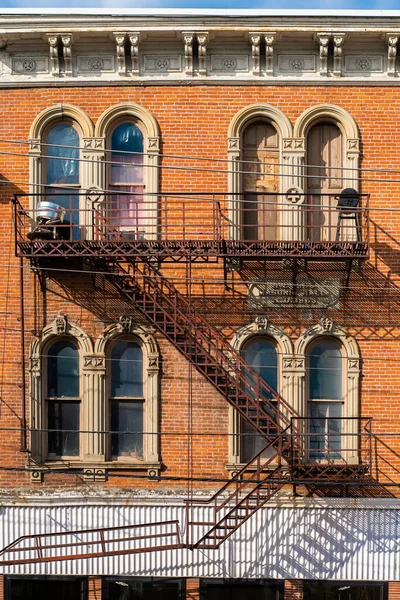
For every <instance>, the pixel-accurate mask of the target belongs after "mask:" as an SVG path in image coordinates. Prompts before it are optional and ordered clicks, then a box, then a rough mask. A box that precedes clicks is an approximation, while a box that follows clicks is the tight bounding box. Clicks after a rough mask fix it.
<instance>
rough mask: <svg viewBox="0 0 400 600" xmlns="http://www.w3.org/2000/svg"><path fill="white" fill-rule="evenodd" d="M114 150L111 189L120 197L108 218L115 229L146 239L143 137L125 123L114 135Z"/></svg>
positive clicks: (111, 207)
mask: <svg viewBox="0 0 400 600" xmlns="http://www.w3.org/2000/svg"><path fill="white" fill-rule="evenodd" d="M111 148H112V153H111V160H112V161H113V164H112V166H111V185H112V186H113V189H114V190H115V191H119V192H121V193H120V194H115V195H114V196H113V197H112V204H110V205H109V217H110V219H111V222H112V223H113V224H114V225H117V226H120V227H124V228H129V229H130V230H132V232H133V233H134V235H135V236H136V238H139V237H141V236H143V235H144V230H143V226H144V225H145V217H146V215H145V214H144V213H143V194H142V192H143V154H142V153H143V133H142V132H141V131H140V129H139V128H138V127H136V125H134V124H133V123H122V124H121V125H119V126H118V127H116V129H114V131H113V134H112V137H111ZM129 152H132V153H133V154H129ZM135 153H137V154H135ZM114 163H116V164H114ZM124 192H126V193H124ZM135 230H136V231H135Z"/></svg>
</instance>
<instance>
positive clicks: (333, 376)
mask: <svg viewBox="0 0 400 600" xmlns="http://www.w3.org/2000/svg"><path fill="white" fill-rule="evenodd" d="M309 366H310V400H341V399H342V353H341V352H340V348H339V347H338V345H337V344H335V343H334V342H331V341H330V340H323V341H322V342H320V343H319V344H317V345H316V346H313V348H312V350H311V353H310V363H309Z"/></svg>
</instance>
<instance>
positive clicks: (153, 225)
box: [95, 103, 160, 239]
mask: <svg viewBox="0 0 400 600" xmlns="http://www.w3.org/2000/svg"><path fill="white" fill-rule="evenodd" d="M122 123H132V124H134V125H136V126H137V127H139V129H140V130H141V131H142V133H143V136H144V145H143V152H144V157H143V184H144V194H143V196H144V197H143V210H144V214H145V215H146V227H145V236H146V239H156V237H157V233H158V230H157V206H158V200H157V194H158V193H159V168H158V167H159V159H160V130H159V126H158V123H157V121H156V119H155V118H154V117H153V115H152V114H151V113H150V112H149V111H148V110H146V109H144V108H143V107H142V106H139V105H137V104H133V103H122V104H117V105H115V106H112V107H111V108H109V109H108V110H106V111H105V112H104V113H103V114H102V115H101V116H100V118H99V120H98V121H97V123H96V127H95V138H96V140H98V143H99V144H100V143H101V144H102V146H103V148H106V150H107V151H108V152H109V153H110V154H111V135H112V132H113V131H114V129H115V127H117V126H118V125H120V124H122ZM108 152H107V153H106V154H105V155H104V156H106V155H108ZM103 167H105V168H103V169H102V171H101V174H100V177H99V181H98V186H99V187H100V188H101V189H102V190H105V189H108V181H109V169H108V168H107V167H106V166H105V165H103ZM104 201H105V198H104V196H100V197H99V201H98V203H97V204H96V207H97V208H99V209H101V208H102V207H101V203H102V202H104ZM103 210H104V208H103Z"/></svg>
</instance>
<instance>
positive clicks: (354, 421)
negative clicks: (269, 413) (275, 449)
mask: <svg viewBox="0 0 400 600" xmlns="http://www.w3.org/2000/svg"><path fill="white" fill-rule="evenodd" d="M323 339H332V340H333V341H335V342H336V343H337V344H338V346H339V347H340V349H341V352H342V356H343V363H342V384H343V388H342V396H343V412H342V416H343V418H344V419H345V420H344V422H343V433H345V434H346V436H345V446H346V448H347V449H348V451H347V452H346V462H348V463H350V464H356V463H357V462H358V458H359V456H358V450H359V447H358V446H359V438H358V435H357V434H358V431H359V418H360V361H361V356H360V351H359V347H358V344H357V342H356V340H355V339H354V338H353V337H352V336H351V335H349V333H348V332H347V331H346V329H344V328H343V327H341V326H340V325H338V324H336V323H334V322H333V321H332V320H330V319H329V318H327V317H325V318H323V319H321V321H320V322H319V323H318V324H317V325H314V326H312V327H310V328H309V329H306V330H305V331H304V332H303V333H302V334H301V336H300V337H299V338H298V339H297V341H296V344H295V355H296V358H297V359H298V361H299V363H301V364H302V365H303V368H300V369H299V370H298V378H299V381H298V389H299V390H302V394H301V395H299V405H298V413H299V415H300V416H301V415H303V416H308V400H309V397H308V395H309V375H308V373H307V371H308V364H309V354H310V352H311V351H312V348H313V347H314V346H315V344H317V343H318V341H321V340H323ZM346 419H347V420H346ZM299 421H300V424H299V429H300V432H303V433H306V430H305V423H304V421H302V420H301V418H300V420H299Z"/></svg>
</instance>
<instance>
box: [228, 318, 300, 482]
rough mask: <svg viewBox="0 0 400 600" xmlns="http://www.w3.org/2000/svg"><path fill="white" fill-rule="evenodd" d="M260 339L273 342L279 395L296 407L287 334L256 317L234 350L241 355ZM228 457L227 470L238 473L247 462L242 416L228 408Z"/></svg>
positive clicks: (239, 335) (234, 342)
mask: <svg viewBox="0 0 400 600" xmlns="http://www.w3.org/2000/svg"><path fill="white" fill-rule="evenodd" d="M256 337H261V338H265V339H268V341H271V342H272V343H273V344H274V346H275V348H276V352H277V355H278V390H277V391H278V393H279V394H280V395H281V396H282V397H283V398H284V400H285V401H286V402H288V403H289V404H290V405H293V393H294V385H293V378H294V371H293V369H294V364H293V345H292V342H291V340H290V338H289V337H288V336H287V335H286V333H285V332H284V331H283V330H282V329H279V327H276V326H275V325H273V324H272V323H271V322H270V321H269V320H268V319H267V317H261V316H260V317H256V318H255V319H254V321H253V322H252V323H249V324H247V325H244V326H243V327H241V328H240V329H238V330H237V332H236V334H235V336H234V338H233V339H232V341H231V345H232V347H233V348H234V349H235V350H236V351H237V352H239V353H242V352H243V350H244V349H245V348H246V346H247V345H248V344H249V343H250V341H251V340H252V339H254V338H256ZM229 434H230V435H229V458H228V465H227V468H228V469H230V470H232V471H236V470H237V469H238V467H240V466H241V465H243V464H244V463H243V462H242V461H241V444H240V436H239V434H240V415H239V413H238V411H237V410H235V409H234V408H233V407H232V406H230V407H229Z"/></svg>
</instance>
